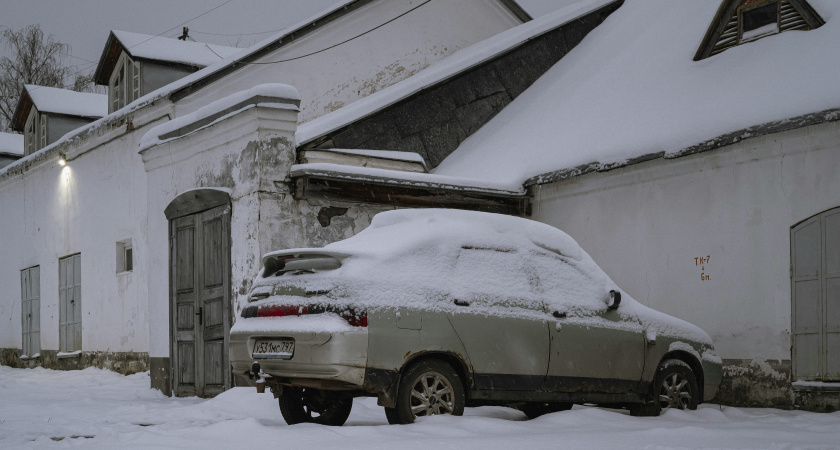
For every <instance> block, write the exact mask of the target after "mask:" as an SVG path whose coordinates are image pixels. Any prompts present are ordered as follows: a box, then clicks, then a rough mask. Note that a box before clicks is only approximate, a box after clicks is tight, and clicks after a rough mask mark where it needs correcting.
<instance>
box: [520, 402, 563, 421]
mask: <svg viewBox="0 0 840 450" xmlns="http://www.w3.org/2000/svg"><path fill="white" fill-rule="evenodd" d="M568 409H572V404H571V403H547V402H528V403H526V404H525V405H523V406H521V407H519V410H520V411H522V412H524V413H525V415H526V416H528V418H529V419H536V418H537V417H539V416H542V415H545V414H551V413H554V412H558V411H566V410H568Z"/></svg>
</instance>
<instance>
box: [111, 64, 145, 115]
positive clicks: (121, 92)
mask: <svg viewBox="0 0 840 450" xmlns="http://www.w3.org/2000/svg"><path fill="white" fill-rule="evenodd" d="M108 88H109V89H108V91H109V95H110V110H109V111H108V112H109V113H112V112H114V111H116V110H118V109H120V108H122V107H124V106H125V105H127V104H129V103H131V102H133V101H134V100H137V99H138V98H139V97H140V63H139V62H137V61H133V60H132V59H131V58H130V57H129V56H128V55H127V54H125V53H123V54H122V55H120V58H119V60H117V64H116V66H114V72H113V73H112V74H111V80H110V82H109V83H108Z"/></svg>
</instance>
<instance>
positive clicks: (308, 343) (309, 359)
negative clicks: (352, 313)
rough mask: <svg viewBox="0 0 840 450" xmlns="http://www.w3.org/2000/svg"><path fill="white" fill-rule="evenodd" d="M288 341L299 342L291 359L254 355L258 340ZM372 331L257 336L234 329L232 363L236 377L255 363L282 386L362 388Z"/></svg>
mask: <svg viewBox="0 0 840 450" xmlns="http://www.w3.org/2000/svg"><path fill="white" fill-rule="evenodd" d="M272 338H275V339H276V338H284V339H288V338H291V339H294V340H295V350H294V354H293V355H292V357H291V359H288V360H281V359H255V358H254V357H253V354H252V350H253V348H254V344H255V342H256V341H257V340H258V339H272ZM367 348H368V332H367V329H366V328H359V329H358V330H353V331H349V332H339V333H328V332H298V331H296V332H283V331H272V332H262V333H254V332H251V331H244V332H240V331H236V330H235V329H234V330H231V333H230V362H231V366H232V369H233V372H234V374H242V373H245V372H247V371H249V370H250V369H251V364H252V363H253V362H254V361H258V362H259V363H260V367H261V369H262V372H263V373H265V374H268V375H270V376H271V377H272V378H275V379H277V381H279V382H280V383H282V384H290V385H301V386H314V387H318V386H323V387H328V386H329V387H332V388H338V387H343V388H346V389H353V388H359V389H361V388H362V386H363V385H364V381H365V366H366V364H367Z"/></svg>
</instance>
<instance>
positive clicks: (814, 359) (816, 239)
mask: <svg viewBox="0 0 840 450" xmlns="http://www.w3.org/2000/svg"><path fill="white" fill-rule="evenodd" d="M820 231H821V230H820V218H819V216H817V217H813V218H811V219H808V220H807V221H805V222H803V223H801V224H799V225H798V226H796V227H795V228H794V229H793V230H792V231H791V255H792V256H793V267H792V277H791V285H792V286H791V289H792V296H793V302H792V303H793V311H792V315H793V374H794V378H796V379H799V380H815V379H818V378H819V377H820V375H821V374H820V353H821V352H820V350H821V346H822V342H821V341H822V339H821V336H820V334H821V333H820V331H821V330H820V329H821V326H820V325H821V324H822V311H821V309H822V308H821V306H822V305H821V301H820V297H821V295H820V266H821V261H822V254H821V251H820V247H821V245H820V244H821V242H820V241H821V233H820Z"/></svg>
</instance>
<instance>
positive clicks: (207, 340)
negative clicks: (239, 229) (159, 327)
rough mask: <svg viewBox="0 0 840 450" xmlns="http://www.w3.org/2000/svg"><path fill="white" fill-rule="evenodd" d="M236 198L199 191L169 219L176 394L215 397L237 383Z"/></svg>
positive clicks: (178, 201) (172, 207) (172, 209)
mask: <svg viewBox="0 0 840 450" xmlns="http://www.w3.org/2000/svg"><path fill="white" fill-rule="evenodd" d="M230 211H231V206H230V196H229V195H228V194H227V192H225V191H222V190H216V189H198V190H193V191H188V192H185V193H183V194H181V195H179V196H178V197H177V198H175V199H174V200H173V201H172V202H171V203H170V204H169V206H167V207H166V210H165V211H164V213H165V214H166V218H167V219H168V220H169V286H170V287H169V318H170V320H169V330H170V332H169V338H170V361H171V367H170V373H171V374H172V392H173V394H174V395H175V396H177V397H185V396H199V397H213V396H215V395H217V394H219V393H221V392H222V391H224V390H225V389H228V388H229V387H230V386H231V374H230V363H229V361H228V334H229V331H230V322H231V320H230V319H231V318H230V314H231V312H230V310H231V307H230V298H231V293H230Z"/></svg>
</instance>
